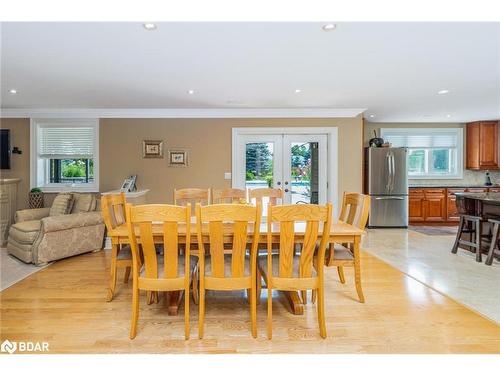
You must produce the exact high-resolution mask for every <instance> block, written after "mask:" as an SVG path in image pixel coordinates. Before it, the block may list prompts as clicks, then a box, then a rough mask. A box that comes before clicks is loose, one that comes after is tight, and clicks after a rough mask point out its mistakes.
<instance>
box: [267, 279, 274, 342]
mask: <svg viewBox="0 0 500 375" xmlns="http://www.w3.org/2000/svg"><path fill="white" fill-rule="evenodd" d="M266 284H267V338H268V339H269V340H271V339H272V338H273V290H272V288H271V287H270V286H269V283H268V282H266Z"/></svg>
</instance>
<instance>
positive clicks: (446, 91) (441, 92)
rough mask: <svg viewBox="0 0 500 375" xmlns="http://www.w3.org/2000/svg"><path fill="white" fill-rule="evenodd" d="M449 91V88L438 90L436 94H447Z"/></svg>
mask: <svg viewBox="0 0 500 375" xmlns="http://www.w3.org/2000/svg"><path fill="white" fill-rule="evenodd" d="M449 92H450V90H439V91H438V94H439V95H444V94H448V93H449Z"/></svg>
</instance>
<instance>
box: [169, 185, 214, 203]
mask: <svg viewBox="0 0 500 375" xmlns="http://www.w3.org/2000/svg"><path fill="white" fill-rule="evenodd" d="M188 203H190V204H191V205H192V206H194V205H196V203H200V204H201V205H203V206H206V205H208V204H210V203H211V201H210V189H198V188H186V189H174V204H175V205H178V206H185V205H186V204H188Z"/></svg>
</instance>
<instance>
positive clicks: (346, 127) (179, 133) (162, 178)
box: [100, 116, 362, 202]
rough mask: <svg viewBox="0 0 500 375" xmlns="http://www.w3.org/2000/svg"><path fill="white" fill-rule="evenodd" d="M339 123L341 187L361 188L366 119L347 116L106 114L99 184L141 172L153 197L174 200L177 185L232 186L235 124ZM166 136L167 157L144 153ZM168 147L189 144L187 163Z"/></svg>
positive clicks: (104, 186) (113, 184)
mask: <svg viewBox="0 0 500 375" xmlns="http://www.w3.org/2000/svg"><path fill="white" fill-rule="evenodd" d="M303 126H319V127H324V126H332V127H338V128H339V191H340V192H342V191H344V190H349V191H361V176H362V170H361V169H362V168H361V163H362V160H361V155H362V120H361V117H360V116H359V117H357V118H348V119H101V121H100V168H101V173H100V178H101V181H100V186H101V191H107V190H113V189H116V188H118V187H119V186H120V184H121V183H122V182H123V179H124V178H125V177H126V176H128V175H131V174H137V175H138V180H137V184H138V186H139V188H140V189H143V188H148V189H151V192H150V194H149V196H148V201H149V202H171V201H172V194H173V189H174V188H182V187H213V188H222V187H229V186H230V184H231V181H229V180H224V172H231V129H232V128H233V127H303ZM143 139H152V140H163V141H164V147H165V158H164V159H143V158H142V140H143ZM169 148H188V149H189V150H190V153H189V166H188V167H187V168H172V167H168V163H167V157H166V154H167V153H166V151H167V150H168V149H169Z"/></svg>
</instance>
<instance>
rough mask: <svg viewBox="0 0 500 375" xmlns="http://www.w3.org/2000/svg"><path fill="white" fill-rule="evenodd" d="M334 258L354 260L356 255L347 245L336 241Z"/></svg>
mask: <svg viewBox="0 0 500 375" xmlns="http://www.w3.org/2000/svg"><path fill="white" fill-rule="evenodd" d="M333 260H354V255H353V254H352V253H351V250H349V249H348V248H347V247H345V246H342V245H341V244H337V243H336V244H334V245H333Z"/></svg>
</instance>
